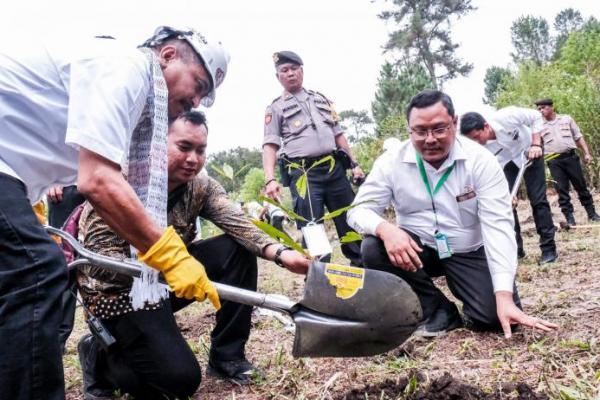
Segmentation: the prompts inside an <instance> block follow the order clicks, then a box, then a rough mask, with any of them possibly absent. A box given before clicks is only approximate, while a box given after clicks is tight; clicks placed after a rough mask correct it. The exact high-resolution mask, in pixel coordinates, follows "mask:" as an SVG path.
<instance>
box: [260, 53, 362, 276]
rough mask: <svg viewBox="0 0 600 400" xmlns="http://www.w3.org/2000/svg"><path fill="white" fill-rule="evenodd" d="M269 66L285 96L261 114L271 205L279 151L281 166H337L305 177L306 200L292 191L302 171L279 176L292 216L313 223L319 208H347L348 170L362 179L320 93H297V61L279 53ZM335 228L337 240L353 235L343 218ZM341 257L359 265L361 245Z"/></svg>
mask: <svg viewBox="0 0 600 400" xmlns="http://www.w3.org/2000/svg"><path fill="white" fill-rule="evenodd" d="M273 61H274V62H275V68H276V76H277V79H278V80H279V82H280V83H281V85H282V86H283V89H284V91H283V94H282V95H281V96H279V97H278V98H276V99H275V100H274V101H273V103H272V104H271V105H270V106H268V107H267V110H266V114H265V132H264V141H263V167H264V171H265V179H266V182H265V193H266V195H267V196H268V197H271V198H273V199H278V198H279V195H280V190H281V187H280V185H279V183H278V182H277V179H276V178H275V164H276V161H277V152H278V151H279V158H280V162H281V163H282V164H283V165H284V166H285V165H287V164H288V163H289V162H295V163H299V164H302V163H304V165H305V168H309V167H310V166H311V165H312V164H314V163H315V162H316V161H318V160H320V159H322V158H323V157H325V156H327V155H334V156H335V158H336V162H335V166H334V168H333V170H332V171H331V172H330V171H329V167H330V165H329V163H324V164H321V165H318V166H315V167H314V168H312V169H311V170H310V171H309V173H308V187H309V191H308V193H307V194H306V196H305V198H302V197H301V196H299V195H298V192H297V190H296V182H297V180H298V179H299V178H300V176H301V175H302V171H301V170H299V169H291V171H290V173H289V176H285V175H286V173H283V174H282V175H283V176H282V183H283V184H284V186H288V185H289V187H290V190H291V193H292V199H293V202H294V211H295V212H296V213H297V214H299V215H302V216H303V217H305V218H306V219H307V220H309V221H310V220H312V219H318V218H320V217H321V216H323V214H324V206H326V207H327V209H328V210H329V211H334V210H337V209H339V208H342V207H346V206H348V205H350V204H351V203H352V200H353V199H354V192H353V191H352V187H351V186H350V182H349V181H348V179H347V177H346V169H347V168H348V169H351V170H352V179H353V180H354V181H362V180H363V179H364V173H363V171H362V170H361V168H360V166H359V165H358V164H357V163H356V160H355V159H354V157H353V155H352V152H351V151H350V146H349V144H348V141H347V140H346V137H345V136H344V132H343V130H342V127H341V126H340V124H339V117H338V116H337V114H336V112H335V110H334V109H333V106H332V103H331V101H329V100H328V99H327V98H326V97H325V96H324V95H322V94H321V93H319V92H315V91H312V90H307V89H305V88H303V87H302V82H303V76H304V71H303V68H302V65H303V63H302V59H301V58H300V56H298V55H297V54H296V53H294V52H291V51H280V52H277V53H275V54H273ZM282 171H283V172H287V171H288V168H285V167H284V168H282ZM288 178H289V179H288ZM334 223H335V227H336V230H337V233H338V236H339V237H340V238H341V237H343V236H344V235H345V234H346V233H347V232H349V231H351V230H352V229H351V228H350V227H349V226H348V223H347V222H346V213H343V214H342V215H340V216H338V217H336V218H334ZM297 225H298V228H301V227H303V226H305V225H306V222H302V221H298V223H297ZM342 252H343V253H344V255H345V256H346V257H347V258H348V259H349V260H350V262H351V263H352V264H353V265H361V261H360V242H351V243H346V244H342Z"/></svg>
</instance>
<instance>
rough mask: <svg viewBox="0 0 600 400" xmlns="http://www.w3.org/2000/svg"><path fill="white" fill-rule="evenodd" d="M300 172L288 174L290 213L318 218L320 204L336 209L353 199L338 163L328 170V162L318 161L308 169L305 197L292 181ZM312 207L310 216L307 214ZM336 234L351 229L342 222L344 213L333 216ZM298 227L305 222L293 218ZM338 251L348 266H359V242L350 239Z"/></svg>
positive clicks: (341, 233)
mask: <svg viewBox="0 0 600 400" xmlns="http://www.w3.org/2000/svg"><path fill="white" fill-rule="evenodd" d="M301 175H302V171H300V170H293V171H292V173H291V174H290V191H291V193H292V200H293V202H294V212H295V213H297V214H299V215H301V216H303V217H304V218H306V219H307V220H309V221H310V220H311V219H312V218H314V219H319V218H321V217H322V216H323V215H324V214H325V209H324V207H327V210H329V212H331V211H335V210H337V209H339V208H343V207H347V206H349V205H350V204H352V201H353V200H354V192H353V191H352V187H351V186H350V182H349V181H348V178H347V177H346V170H345V169H344V168H343V167H342V165H341V163H339V162H336V163H335V167H334V168H333V171H331V173H329V163H325V164H322V165H320V166H317V167H315V168H313V169H311V170H310V171H309V173H308V188H309V191H307V193H306V196H305V198H304V199H303V198H302V197H300V196H299V195H298V190H297V189H296V182H297V181H298V179H299V178H300V176H301ZM311 206H312V217H311ZM333 222H334V223H335V229H336V231H337V234H338V237H339V238H341V237H343V236H344V235H345V234H346V233H348V232H350V231H352V228H350V225H348V222H347V221H346V213H343V214H341V215H339V216H337V217H335V218H334V219H333ZM296 225H297V226H298V229H300V228H302V227H303V226H305V225H306V222H302V221H297V222H296ZM341 248H342V253H343V254H344V256H345V257H346V258H348V259H349V260H350V263H351V264H352V265H356V266H360V265H362V261H361V256H360V242H358V241H357V242H350V243H345V244H342V245H341Z"/></svg>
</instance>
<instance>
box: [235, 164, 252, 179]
mask: <svg viewBox="0 0 600 400" xmlns="http://www.w3.org/2000/svg"><path fill="white" fill-rule="evenodd" d="M250 167H251V165H250V164H246V165H244V166H243V167H242V168H240V169H238V170H237V172H236V173H235V175H234V176H235V177H236V178H237V177H238V176H240V175H241V174H242V173H244V172H246V170H247V169H248V168H250Z"/></svg>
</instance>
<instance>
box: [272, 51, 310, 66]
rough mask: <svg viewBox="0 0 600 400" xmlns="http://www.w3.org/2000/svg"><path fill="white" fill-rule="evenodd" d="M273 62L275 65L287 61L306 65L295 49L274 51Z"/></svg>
mask: <svg viewBox="0 0 600 400" xmlns="http://www.w3.org/2000/svg"><path fill="white" fill-rule="evenodd" d="M273 62H274V63H275V67H278V66H280V65H281V64H286V63H292V64H297V65H304V63H303V62H302V59H301V58H300V56H299V55H298V54H296V53H294V52H293V51H278V52H276V53H273Z"/></svg>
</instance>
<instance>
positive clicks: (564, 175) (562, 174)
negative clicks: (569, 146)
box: [548, 150, 594, 215]
mask: <svg viewBox="0 0 600 400" xmlns="http://www.w3.org/2000/svg"><path fill="white" fill-rule="evenodd" d="M548 168H549V169H550V173H551V174H552V177H553V178H554V180H555V181H556V190H557V191H558V204H559V206H560V210H561V211H562V213H563V214H565V215H567V214H573V204H571V196H570V195H569V186H570V185H569V182H570V183H572V184H573V188H574V189H575V191H576V192H577V196H579V202H580V203H581V205H582V206H583V207H584V208H585V209H586V211H587V212H588V214H589V213H590V212H591V211H594V200H593V199H592V195H591V194H590V192H589V190H588V188H587V183H586V182H585V177H584V176H583V169H582V168H581V162H580V161H579V156H578V155H577V153H575V151H574V150H573V151H570V152H568V153H564V154H561V155H559V156H558V157H557V158H555V159H553V160H550V161H548Z"/></svg>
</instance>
